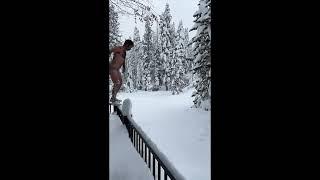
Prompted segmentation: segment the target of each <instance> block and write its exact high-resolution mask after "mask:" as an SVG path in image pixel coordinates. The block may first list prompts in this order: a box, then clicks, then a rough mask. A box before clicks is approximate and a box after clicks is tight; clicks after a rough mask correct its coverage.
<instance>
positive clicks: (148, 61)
mask: <svg viewBox="0 0 320 180" xmlns="http://www.w3.org/2000/svg"><path fill="white" fill-rule="evenodd" d="M143 54H144V55H143V60H142V61H143V85H144V89H145V90H146V91H148V90H151V89H152V82H151V76H152V70H153V68H152V64H153V61H152V55H153V46H152V29H151V23H150V19H149V18H148V17H147V18H146V21H145V33H144V35H143Z"/></svg>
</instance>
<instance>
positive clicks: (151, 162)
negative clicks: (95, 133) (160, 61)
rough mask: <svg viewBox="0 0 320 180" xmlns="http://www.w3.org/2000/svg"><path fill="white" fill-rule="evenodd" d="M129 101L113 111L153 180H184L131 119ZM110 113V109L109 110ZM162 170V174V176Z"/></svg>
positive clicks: (115, 107)
mask: <svg viewBox="0 0 320 180" xmlns="http://www.w3.org/2000/svg"><path fill="white" fill-rule="evenodd" d="M131 107H132V104H131V101H130V100H129V99H126V100H124V101H123V105H122V107H121V108H122V109H121V108H120V106H113V108H114V111H115V112H116V113H117V115H118V116H119V117H120V119H121V121H122V123H123V124H124V125H125V126H126V128H127V130H128V134H129V138H130V140H131V142H132V144H133V146H134V147H135V148H136V150H137V151H138V153H139V154H140V156H141V157H142V158H143V159H144V161H145V163H146V164H147V166H148V167H149V169H150V171H152V175H153V177H154V179H155V180H162V177H163V179H164V180H168V178H169V179H170V180H185V178H184V176H182V175H181V174H180V173H179V172H178V171H177V169H176V168H175V167H174V166H173V165H172V164H171V162H170V161H169V160H168V159H167V157H166V156H165V155H164V154H163V153H162V152H161V151H160V150H159V149H158V148H157V146H156V145H155V144H154V143H153V142H152V141H151V139H150V138H149V137H148V136H147V135H146V134H145V133H144V131H143V130H142V129H141V128H140V126H139V125H138V124H137V123H136V122H135V121H134V120H133V119H132V113H131ZM109 109H110V112H111V107H110V108H109ZM162 170H163V174H162Z"/></svg>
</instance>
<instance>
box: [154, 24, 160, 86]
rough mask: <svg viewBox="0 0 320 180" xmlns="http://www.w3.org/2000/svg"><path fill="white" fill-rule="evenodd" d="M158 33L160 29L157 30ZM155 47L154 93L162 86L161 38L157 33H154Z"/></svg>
mask: <svg viewBox="0 0 320 180" xmlns="http://www.w3.org/2000/svg"><path fill="white" fill-rule="evenodd" d="M157 31H158V29H157ZM153 46H154V52H153V56H152V57H153V58H152V60H153V62H154V67H153V68H154V84H153V87H152V90H153V91H158V90H159V89H160V85H161V82H160V81H161V77H160V70H161V59H160V49H159V48H160V45H159V37H158V34H157V33H154V36H153Z"/></svg>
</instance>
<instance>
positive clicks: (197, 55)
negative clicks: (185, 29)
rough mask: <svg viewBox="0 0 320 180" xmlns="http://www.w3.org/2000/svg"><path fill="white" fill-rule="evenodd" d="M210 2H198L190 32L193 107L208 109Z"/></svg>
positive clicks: (201, 0)
mask: <svg viewBox="0 0 320 180" xmlns="http://www.w3.org/2000/svg"><path fill="white" fill-rule="evenodd" d="M210 4H211V1H210V0H200V1H199V4H198V6H199V9H198V10H197V11H196V12H195V13H194V15H193V17H194V18H195V20H194V23H195V24H194V26H193V27H192V28H191V29H190V31H194V30H196V31H197V33H196V35H195V37H193V38H192V43H193V52H194V67H193V71H194V74H195V75H196V79H195V82H194V86H195V89H196V91H195V92H194V93H193V95H192V96H193V97H195V99H194V101H193V102H194V106H195V107H203V108H205V109H210V108H211V107H210V100H211V97H210V93H209V91H210V86H211V85H210V79H211V77H210V71H211V57H210V56H211V54H210V53H211V45H210V44H211V38H210V34H209V33H210V32H209V30H210V28H209V27H210V21H209V19H210V16H211V14H210V12H209V5H210Z"/></svg>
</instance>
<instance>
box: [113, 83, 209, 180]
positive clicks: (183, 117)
mask: <svg viewBox="0 0 320 180" xmlns="http://www.w3.org/2000/svg"><path fill="white" fill-rule="evenodd" d="M192 91H193V89H189V90H187V91H186V92H184V93H181V94H179V95H171V93H170V92H166V91H158V92H146V91H138V92H135V93H119V95H118V98H119V99H122V100H124V99H126V98H130V100H131V101H132V114H133V119H134V120H135V121H136V122H137V123H138V124H139V125H140V127H141V128H142V129H143V130H144V132H145V133H146V134H147V135H148V136H149V137H150V138H151V139H152V141H153V142H154V143H155V144H156V145H157V147H158V148H159V149H160V151H161V152H163V153H164V154H165V155H166V156H167V158H168V159H169V160H170V161H171V162H172V163H173V165H174V166H175V167H176V168H177V170H178V171H179V172H180V173H181V174H182V175H184V176H185V177H186V179H187V180H210V159H211V158H210V118H211V117H210V111H204V110H202V109H194V108H191V106H192V105H193V102H192V100H193V99H192V97H191V94H192Z"/></svg>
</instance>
